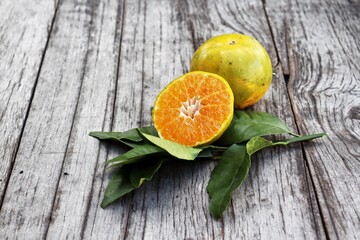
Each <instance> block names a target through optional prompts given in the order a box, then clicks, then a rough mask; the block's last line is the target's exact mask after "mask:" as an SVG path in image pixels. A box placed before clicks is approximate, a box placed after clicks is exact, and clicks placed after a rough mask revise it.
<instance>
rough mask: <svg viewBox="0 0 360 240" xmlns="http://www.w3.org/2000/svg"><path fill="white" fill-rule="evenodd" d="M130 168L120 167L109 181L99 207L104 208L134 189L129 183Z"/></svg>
mask: <svg viewBox="0 0 360 240" xmlns="http://www.w3.org/2000/svg"><path fill="white" fill-rule="evenodd" d="M131 168H132V167H131V166H124V167H121V168H120V169H119V170H118V171H117V172H116V173H115V174H114V175H113V176H112V177H111V179H110V181H109V183H108V185H107V187H106V189H105V194H104V198H103V200H102V202H101V207H102V208H106V207H107V206H109V205H110V204H111V203H113V202H114V201H116V200H117V199H119V198H121V197H122V196H124V195H125V194H127V193H129V192H131V191H132V190H134V189H135V188H134V187H133V186H132V185H131V182H130V172H131Z"/></svg>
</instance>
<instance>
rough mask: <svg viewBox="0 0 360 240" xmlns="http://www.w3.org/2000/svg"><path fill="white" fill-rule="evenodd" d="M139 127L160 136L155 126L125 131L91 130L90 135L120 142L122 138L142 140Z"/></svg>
mask: <svg viewBox="0 0 360 240" xmlns="http://www.w3.org/2000/svg"><path fill="white" fill-rule="evenodd" d="M138 129H140V130H141V131H142V132H145V133H147V134H150V135H153V136H158V135H157V132H156V129H155V128H154V127H153V126H147V127H143V128H133V129H130V130H128V131H125V132H91V133H89V135H90V136H91V137H95V138H97V139H100V140H112V141H120V142H122V141H121V140H129V141H133V142H142V141H143V140H144V139H143V138H142V136H141V135H140V134H139V131H138Z"/></svg>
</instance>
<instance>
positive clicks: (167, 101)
mask: <svg viewBox="0 0 360 240" xmlns="http://www.w3.org/2000/svg"><path fill="white" fill-rule="evenodd" d="M233 113H234V95H233V92H232V90H231V88H230V86H229V84H228V83H227V81H226V80H225V79H224V78H222V77H221V76H219V75H217V74H213V73H207V72H202V71H193V72H189V73H187V74H185V75H183V76H181V77H179V78H177V79H175V80H173V81H172V82H170V83H169V84H168V85H167V86H166V87H165V89H164V90H162V91H161V92H160V94H159V95H158V97H157V98H156V101H155V105H154V108H153V115H152V117H153V121H154V125H155V128H156V130H157V131H158V133H159V136H160V137H161V138H164V139H168V140H171V141H174V142H177V143H180V144H183V145H187V146H199V145H204V144H208V143H211V142H213V141H215V140H217V139H218V138H219V137H220V136H221V135H222V134H223V133H224V131H225V130H226V128H227V127H228V126H229V124H230V122H231V120H232V117H233Z"/></svg>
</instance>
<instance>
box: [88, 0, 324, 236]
mask: <svg viewBox="0 0 360 240" xmlns="http://www.w3.org/2000/svg"><path fill="white" fill-rule="evenodd" d="M158 4H160V5H162V6H164V8H159V9H158V10H157V11H154V9H155V6H157V5H158ZM167 4H169V3H167V1H162V2H161V3H158V2H155V1H147V2H146V3H143V2H131V3H130V2H126V4H125V19H124V28H123V31H124V32H123V41H122V42H124V39H131V40H129V42H130V43H132V44H133V45H131V47H132V48H131V49H132V51H126V50H127V48H126V47H125V48H122V50H121V54H120V70H119V80H118V81H119V86H120V88H119V90H118V94H117V102H120V104H116V105H115V106H116V108H115V113H116V114H115V118H114V123H115V124H114V126H113V129H114V130H115V129H121V128H123V126H124V125H125V124H126V122H125V123H124V122H122V120H123V119H124V117H125V116H129V115H128V114H130V113H128V112H127V111H129V110H128V109H126V108H125V109H124V107H123V106H124V103H128V102H134V105H132V109H133V111H134V112H135V114H136V113H137V112H138V111H139V112H140V114H139V115H137V116H138V117H136V118H134V119H133V121H132V122H135V119H137V121H141V123H142V124H145V125H146V124H149V123H150V107H151V104H152V103H153V101H154V100H155V96H156V94H157V92H159V91H160V90H161V89H162V88H163V87H164V86H165V85H166V84H167V83H168V82H169V81H170V80H172V79H173V78H174V77H175V76H176V75H178V74H181V73H182V71H186V70H187V69H188V66H189V62H190V58H191V55H192V54H193V52H194V51H195V48H196V47H198V46H199V44H200V43H201V42H202V41H204V40H205V36H207V37H210V36H213V35H216V34H222V33H227V32H234V31H237V32H244V33H247V34H250V35H253V36H255V37H256V38H258V39H259V40H260V41H261V42H262V43H264V45H265V46H266V48H267V49H268V50H269V52H270V55H271V58H272V60H273V63H274V65H276V63H277V62H278V59H277V54H276V51H275V48H274V45H273V42H272V38H271V33H270V29H269V27H268V25H267V19H266V16H265V13H264V11H263V5H262V2H260V1H259V2H256V1H253V2H251V3H233V2H231V1H197V2H190V1H189V2H184V1H178V2H177V1H175V2H173V3H172V4H169V5H167ZM200 6H201V8H202V11H198V9H199V8H200ZM233 9H235V10H233ZM134 10H135V11H136V12H133V11H134ZM231 11H233V12H231ZM229 12H230V13H231V14H229ZM204 13H208V14H204ZM240 13H242V14H240ZM245 13H246V14H245ZM138 15H140V16H145V17H144V18H139V17H138ZM224 16H226V18H224ZM134 18H135V19H134ZM148 19H151V20H152V21H151V22H150V21H149V20H148ZM132 22H136V23H137V24H130V23H132ZM174 36H179V40H178V38H177V37H174ZM173 39H175V40H173ZM178 41H179V42H178ZM180 44H181V45H180ZM122 45H123V44H122ZM124 46H126V44H124ZM129 48H130V47H129ZM139 55H140V57H139ZM184 56H186V57H184ZM185 58H187V59H188V60H187V61H184V60H182V59H185ZM129 59H131V60H132V61H131V62H130V63H129V62H128V61H129ZM161 63H164V64H161ZM129 68H135V71H132V72H131V74H132V75H130V73H128V72H129ZM275 71H276V74H277V76H278V77H274V84H273V86H272V89H271V91H270V93H269V94H268V95H267V96H266V97H265V99H264V100H262V101H261V102H260V103H259V104H258V107H256V108H255V109H257V110H266V111H268V112H272V113H274V114H276V115H278V116H279V117H281V118H283V119H285V120H286V122H287V123H288V124H290V125H291V126H292V127H294V128H296V125H295V123H294V118H293V115H292V112H291V106H290V102H289V98H288V95H287V91H286V86H285V81H284V78H283V74H282V71H281V68H276V69H275ZM173 72H175V73H177V74H175V75H174V76H173V75H172V73H173ZM122 75H125V76H128V77H127V78H122ZM128 84H129V85H131V86H132V87H131V88H132V89H133V90H132V92H127V93H123V94H122V95H120V94H119V91H121V86H124V85H125V86H126V88H128V87H127V85H128ZM142 87H143V89H144V91H143V92H141V88H142ZM139 89H140V90H139ZM133 94H135V95H139V94H142V100H141V101H139V100H138V99H137V98H135V97H133ZM120 96H121V97H120ZM129 97H130V99H131V100H130V101H129V100H128V98H129ZM122 98H125V99H127V101H125V100H121V99H122ZM123 101H124V102H123ZM260 106H263V107H260ZM279 106H282V107H281V108H279ZM289 109H290V110H289ZM132 114H134V113H132ZM130 117H134V115H132V116H130ZM117 123H120V124H119V125H117ZM135 126H136V122H135ZM253 162H254V166H253V168H252V170H251V176H250V178H249V179H251V180H248V181H247V182H246V183H245V185H244V186H243V187H242V188H241V189H240V190H239V191H237V192H236V194H235V195H234V200H233V203H232V207H231V208H230V209H229V211H227V212H226V213H225V218H224V219H223V221H215V220H214V219H212V218H211V217H210V215H209V211H208V195H207V193H206V185H207V181H208V179H209V176H210V172H211V170H212V168H213V167H214V165H215V163H214V162H196V163H182V162H179V163H177V164H175V166H170V165H167V166H165V167H164V168H163V169H162V170H160V172H159V174H158V175H156V177H155V179H153V180H152V181H151V182H149V183H147V184H145V185H144V186H143V187H141V188H140V189H138V190H136V191H135V192H134V193H133V194H131V195H129V196H126V197H124V198H123V199H122V200H121V201H119V203H118V205H114V206H111V207H110V208H108V209H106V210H102V209H99V208H98V205H99V201H100V200H101V197H102V196H101V195H102V192H103V191H104V190H103V189H102V190H100V189H97V190H95V192H97V193H100V194H99V197H100V199H94V201H93V202H92V205H91V208H90V212H89V216H88V219H89V221H88V222H87V226H86V229H85V233H84V236H85V237H86V238H87V239H88V238H93V239H99V238H110V239H112V238H117V237H119V238H126V239H137V238H144V239H159V238H160V239H168V238H175V239H211V238H223V239H237V238H255V239H260V238H261V237H267V238H268V239H278V238H279V236H280V238H299V239H308V238H310V239H316V238H318V239H321V238H324V237H325V234H324V231H323V229H322V226H321V223H320V224H319V223H318V222H317V217H318V210H317V204H316V201H315V199H313V198H312V185H311V183H310V184H309V182H308V178H307V171H306V167H305V162H304V157H303V155H302V149H301V146H300V145H297V147H296V146H295V147H294V148H287V149H286V151H284V150H282V149H280V148H277V149H275V150H272V151H266V152H265V153H264V154H263V155H259V156H257V157H256V158H254V161H253ZM98 174H99V173H98ZM104 177H105V179H104V183H103V184H102V185H101V183H98V181H99V180H100V179H96V181H95V186H96V188H100V187H102V188H104V187H105V185H106V183H107V178H108V176H107V175H105V176H104ZM113 222H117V223H119V224H120V225H121V227H119V228H115V229H114V228H113V227H112V225H113ZM279 226H281V227H279ZM124 229H125V230H124Z"/></svg>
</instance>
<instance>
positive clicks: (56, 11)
mask: <svg viewBox="0 0 360 240" xmlns="http://www.w3.org/2000/svg"><path fill="white" fill-rule="evenodd" d="M60 1H61V0H58V1H55V2H54V4H55V11H54V16H53V17H52V20H51V24H50V28H49V30H48V36H47V39H46V43H45V48H44V50H43V53H42V56H41V60H40V65H39V70H38V71H37V74H36V79H35V83H34V86H33V88H32V89H31V96H30V100H29V105H28V107H27V109H26V114H25V118H24V121H23V123H22V127H21V131H20V136H19V140H18V142H17V143H16V150H15V153H14V156H13V158H12V161H11V165H10V169H9V173H8V175H7V176H6V181H5V188H4V195H3V198H2V199H0V212H1V209H2V206H3V201H4V198H5V195H6V191H7V187H8V185H9V181H10V177H11V175H12V173H13V167H14V163H15V161H16V157H17V154H18V151H19V147H20V142H21V139H22V136H23V133H24V129H25V126H26V121H27V119H28V116H29V112H30V109H31V104H32V101H33V99H34V95H35V91H36V87H37V84H38V81H39V77H40V73H41V69H42V66H43V63H44V59H45V55H46V51H47V49H48V46H49V41H50V37H51V34H52V32H53V27H54V23H55V19H56V16H57V13H58V9H59V6H60Z"/></svg>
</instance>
